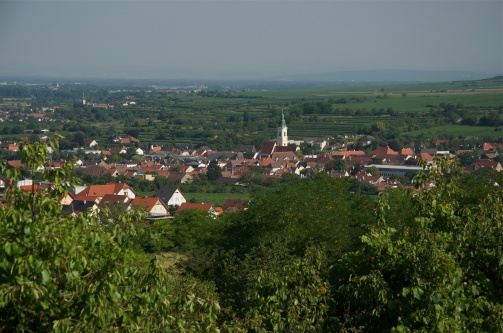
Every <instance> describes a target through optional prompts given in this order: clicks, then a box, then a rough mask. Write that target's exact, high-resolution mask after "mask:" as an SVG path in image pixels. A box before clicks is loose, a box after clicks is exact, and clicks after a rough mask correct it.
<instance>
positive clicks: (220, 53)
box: [0, 0, 503, 79]
mask: <svg viewBox="0 0 503 333" xmlns="http://www.w3.org/2000/svg"><path fill="white" fill-rule="evenodd" d="M502 45H503V1H502V0H498V1H485V0H472V1H466V0H465V1H456V0H444V1H441V0H431V1H425V0H422V1H419V0H418V1H410V0H395V1H381V0H373V1H360V0H352V1H337V0H332V1H329V0H327V1H292V0H276V1H274V0H272V1H257V0H249V1H242V0H228V1H214V0H206V1H191V0H185V1H167V0H164V1H162V0H158V1H148V0H147V1H145V0H143V1H140V0H136V1H118V0H117V1H106V0H102V1H84V0H81V1H76V0H73V1H72V0H67V1H47V0H43V1H24V0H15V1H5V0H0V75H16V74H24V75H25V74H36V75H61V76H90V77H96V76H99V77H145V78H151V77H156V78H196V77H199V78H238V79H239V78H243V79H245V78H267V77H274V76H278V75H281V74H290V73H292V74H293V73H308V72H318V73H319V72H331V71H333V72H336V71H346V70H372V69H414V70H460V71H476V72H485V73H501V72H503V51H502V49H503V46H502Z"/></svg>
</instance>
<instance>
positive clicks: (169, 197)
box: [155, 187, 187, 206]
mask: <svg viewBox="0 0 503 333" xmlns="http://www.w3.org/2000/svg"><path fill="white" fill-rule="evenodd" d="M155 197H157V198H160V199H161V200H162V201H163V202H164V203H165V204H166V205H168V206H181V205H182V203H185V202H187V199H185V197H184V196H183V194H182V192H180V190H179V189H178V188H176V187H161V188H160V189H159V191H157V193H156V194H155Z"/></svg>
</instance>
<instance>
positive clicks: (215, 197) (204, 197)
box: [183, 192, 250, 206]
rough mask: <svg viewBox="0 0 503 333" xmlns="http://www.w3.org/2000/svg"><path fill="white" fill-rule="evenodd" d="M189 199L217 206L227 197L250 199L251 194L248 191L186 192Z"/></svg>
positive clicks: (185, 194)
mask: <svg viewBox="0 0 503 333" xmlns="http://www.w3.org/2000/svg"><path fill="white" fill-rule="evenodd" d="M183 195H184V196H185V198H186V199H187V201H188V200H190V199H195V200H196V201H197V202H199V203H210V204H212V205H216V206H222V205H223V204H224V203H225V201H226V200H227V199H243V200H248V199H250V195H249V194H246V193H243V194H241V193H191V192H190V193H184V194H183Z"/></svg>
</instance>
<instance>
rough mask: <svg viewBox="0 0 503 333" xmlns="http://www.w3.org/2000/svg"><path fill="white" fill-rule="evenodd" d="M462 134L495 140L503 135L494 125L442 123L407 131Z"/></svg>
mask: <svg viewBox="0 0 503 333" xmlns="http://www.w3.org/2000/svg"><path fill="white" fill-rule="evenodd" d="M461 133H462V134H463V135H464V136H475V137H479V138H483V137H487V138H491V139H493V140H495V139H496V138H498V137H500V136H503V131H501V130H497V128H496V127H482V126H463V125H443V126H437V127H432V128H427V129H423V130H417V131H412V132H409V133H407V134H408V135H409V136H410V137H412V138H415V137H424V138H428V137H431V138H438V137H445V138H449V137H456V136H459V135H460V134H461Z"/></svg>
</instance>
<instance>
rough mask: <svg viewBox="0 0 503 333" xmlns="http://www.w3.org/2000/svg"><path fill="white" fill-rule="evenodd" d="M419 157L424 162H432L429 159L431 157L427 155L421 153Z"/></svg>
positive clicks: (431, 158) (431, 159)
mask: <svg viewBox="0 0 503 333" xmlns="http://www.w3.org/2000/svg"><path fill="white" fill-rule="evenodd" d="M419 156H420V158H421V159H422V160H423V161H425V162H432V161H433V157H431V155H430V154H428V153H421V154H420V155H419Z"/></svg>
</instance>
